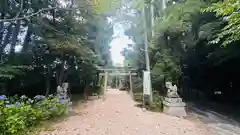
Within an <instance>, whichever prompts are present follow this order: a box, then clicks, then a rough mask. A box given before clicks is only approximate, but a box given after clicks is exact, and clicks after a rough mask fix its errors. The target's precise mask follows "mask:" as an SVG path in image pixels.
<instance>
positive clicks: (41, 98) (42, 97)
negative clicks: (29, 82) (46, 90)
mask: <svg viewBox="0 0 240 135" xmlns="http://www.w3.org/2000/svg"><path fill="white" fill-rule="evenodd" d="M34 99H36V100H43V99H45V96H43V95H37V96H35V97H34Z"/></svg>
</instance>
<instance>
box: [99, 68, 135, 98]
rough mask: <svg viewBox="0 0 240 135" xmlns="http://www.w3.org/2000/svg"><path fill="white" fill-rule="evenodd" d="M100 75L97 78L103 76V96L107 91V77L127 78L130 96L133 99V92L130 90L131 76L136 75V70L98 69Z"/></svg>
mask: <svg viewBox="0 0 240 135" xmlns="http://www.w3.org/2000/svg"><path fill="white" fill-rule="evenodd" d="M99 70H100V71H101V73H99V76H104V91H103V92H104V95H105V93H106V90H107V81H108V76H109V75H110V76H129V83H130V94H131V96H132V97H133V90H132V75H137V73H136V70H137V69H124V68H120V69H114V68H113V69H99Z"/></svg>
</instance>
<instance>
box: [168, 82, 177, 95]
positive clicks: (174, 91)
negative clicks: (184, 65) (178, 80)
mask: <svg viewBox="0 0 240 135" xmlns="http://www.w3.org/2000/svg"><path fill="white" fill-rule="evenodd" d="M166 88H167V95H166V97H168V98H179V95H178V91H177V86H176V85H172V82H166Z"/></svg>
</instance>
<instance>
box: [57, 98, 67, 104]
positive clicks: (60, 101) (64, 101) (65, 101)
mask: <svg viewBox="0 0 240 135" xmlns="http://www.w3.org/2000/svg"><path fill="white" fill-rule="evenodd" d="M59 103H60V104H65V103H67V100H63V99H62V100H59Z"/></svg>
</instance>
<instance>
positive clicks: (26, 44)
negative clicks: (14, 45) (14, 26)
mask: <svg viewBox="0 0 240 135" xmlns="http://www.w3.org/2000/svg"><path fill="white" fill-rule="evenodd" d="M32 30H33V26H32V24H31V23H29V24H28V30H27V34H26V36H25V39H24V42H23V48H22V52H27V50H28V49H29V42H30V41H31V35H32V32H33V31H32Z"/></svg>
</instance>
